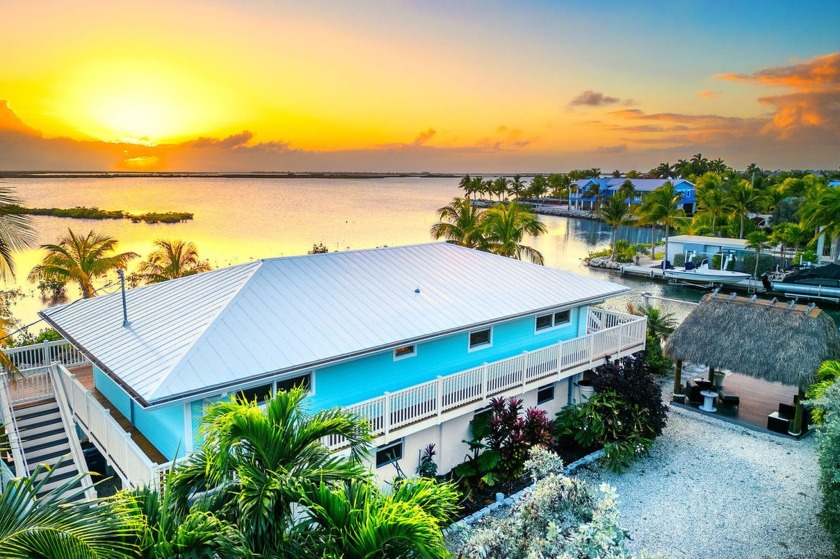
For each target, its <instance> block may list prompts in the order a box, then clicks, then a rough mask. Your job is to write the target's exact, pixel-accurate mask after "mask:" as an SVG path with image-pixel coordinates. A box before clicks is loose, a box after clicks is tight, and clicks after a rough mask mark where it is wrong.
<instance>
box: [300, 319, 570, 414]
mask: <svg viewBox="0 0 840 559" xmlns="http://www.w3.org/2000/svg"><path fill="white" fill-rule="evenodd" d="M578 320H579V319H578V316H577V313H575V312H572V313H571V320H570V322H569V324H568V325H566V326H562V327H558V328H555V329H551V330H548V331H543V332H539V333H535V332H534V317H533V316H530V317H527V318H523V319H519V320H516V321H511V322H505V323H501V324H496V325H495V326H494V327H493V341H492V346H491V347H487V348H484V349H480V350H474V351H472V352H470V351H469V350H468V340H469V334H468V333H467V332H463V333H459V334H454V335H452V336H447V337H445V338H440V339H437V340H432V341H429V342H425V343H421V344H418V346H417V355H415V356H414V357H409V358H405V359H400V360H397V361H394V358H393V352H390V351H389V352H385V353H380V354H377V355H372V356H370V357H366V358H363V359H358V360H355V361H350V362H347V363H342V364H340V365H335V366H333V367H328V368H326V369H318V370H317V372H316V374H315V394H314V396H312V398H311V400H310V401H311V402H312V405H313V407H315V408H316V409H326V408H330V407H333V406H338V405H341V406H346V405H350V404H354V403H356V402H360V401H363V400H367V399H369V398H374V397H376V396H381V395H382V393H383V392H386V391H388V392H394V391H397V390H402V389H403V388H407V387H409V386H412V385H415V384H420V383H423V382H426V381H429V380H433V379H435V378H436V377H437V376H438V375H449V374H452V373H457V372H460V371H464V370H466V369H470V368H472V367H477V366H479V365H482V364H483V363H488V362H491V361H498V360H500V359H505V358H507V357H512V356H514V355H518V354H520V353H522V352H523V351H530V350H533V349H539V348H541V347H545V346H547V345H551V344H553V343H556V342H558V341H560V340H567V339H571V338H574V337H577V333H578Z"/></svg>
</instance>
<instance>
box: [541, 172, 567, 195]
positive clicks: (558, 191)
mask: <svg viewBox="0 0 840 559" xmlns="http://www.w3.org/2000/svg"><path fill="white" fill-rule="evenodd" d="M546 180H547V182H548V188H549V190H550V191H551V195H552V196H553V197H555V198H562V197H563V195H564V194H568V192H567V191H568V188H569V184H570V182H571V181H570V180H569V176H568V175H563V174H561V173H551V174H550V175H548V179H546Z"/></svg>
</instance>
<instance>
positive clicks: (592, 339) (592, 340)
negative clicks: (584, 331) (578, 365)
mask: <svg viewBox="0 0 840 559" xmlns="http://www.w3.org/2000/svg"><path fill="white" fill-rule="evenodd" d="M594 358H595V334H589V364H590V365H592V359H594Z"/></svg>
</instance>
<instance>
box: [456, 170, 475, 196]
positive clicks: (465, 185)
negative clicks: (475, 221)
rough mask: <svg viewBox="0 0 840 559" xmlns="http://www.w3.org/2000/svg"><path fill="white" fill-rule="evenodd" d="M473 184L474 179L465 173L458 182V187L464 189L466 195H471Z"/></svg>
mask: <svg viewBox="0 0 840 559" xmlns="http://www.w3.org/2000/svg"><path fill="white" fill-rule="evenodd" d="M471 186H472V179H471V178H470V176H469V175H464V176H463V177H461V180H460V181H459V182H458V188H460V189H461V190H463V191H464V196H469V195H470V187H471Z"/></svg>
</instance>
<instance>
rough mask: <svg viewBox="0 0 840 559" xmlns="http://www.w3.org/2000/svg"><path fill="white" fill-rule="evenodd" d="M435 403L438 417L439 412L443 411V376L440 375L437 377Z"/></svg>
mask: <svg viewBox="0 0 840 559" xmlns="http://www.w3.org/2000/svg"><path fill="white" fill-rule="evenodd" d="M435 405H436V406H437V416H438V417H440V414H441V413H443V377H442V376H440V375H438V377H437V402H436V403H435Z"/></svg>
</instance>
